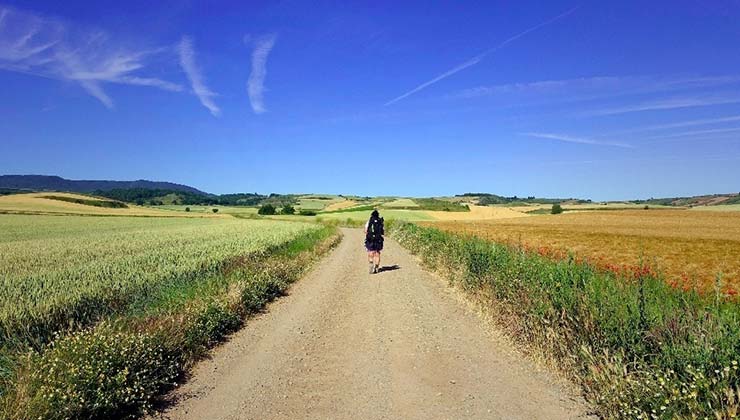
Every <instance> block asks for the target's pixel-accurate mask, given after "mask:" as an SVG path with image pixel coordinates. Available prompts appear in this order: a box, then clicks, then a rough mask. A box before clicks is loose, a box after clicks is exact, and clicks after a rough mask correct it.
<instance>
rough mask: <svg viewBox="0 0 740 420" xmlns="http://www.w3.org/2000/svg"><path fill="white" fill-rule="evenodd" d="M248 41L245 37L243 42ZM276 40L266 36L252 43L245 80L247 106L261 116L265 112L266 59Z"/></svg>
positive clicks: (274, 37)
mask: <svg viewBox="0 0 740 420" xmlns="http://www.w3.org/2000/svg"><path fill="white" fill-rule="evenodd" d="M250 39H251V38H249V37H245V42H248V41H249V40H250ZM276 39H277V37H276V36H275V35H267V36H264V37H262V38H259V39H257V40H255V41H254V50H253V51H252V71H251V72H250V73H249V79H248V80H247V94H248V95H249V104H250V105H251V106H252V110H253V111H254V113H255V114H262V113H264V112H266V111H267V108H265V102H264V93H265V77H266V76H267V57H268V56H269V55H270V51H272V48H273V47H274V46H275V40H276Z"/></svg>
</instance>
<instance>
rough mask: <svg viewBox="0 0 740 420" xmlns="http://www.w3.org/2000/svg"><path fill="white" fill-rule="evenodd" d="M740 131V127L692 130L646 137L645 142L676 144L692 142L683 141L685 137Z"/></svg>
mask: <svg viewBox="0 0 740 420" xmlns="http://www.w3.org/2000/svg"><path fill="white" fill-rule="evenodd" d="M738 131H740V127H728V128H712V129H708V130H691V131H683V132H680V133H673V134H666V135H662V136H653V137H646V138H645V139H644V140H648V142H649V143H665V142H674V141H683V140H690V139H682V138H685V137H692V136H693V137H696V136H702V135H707V134H709V135H716V134H724V133H735V132H738Z"/></svg>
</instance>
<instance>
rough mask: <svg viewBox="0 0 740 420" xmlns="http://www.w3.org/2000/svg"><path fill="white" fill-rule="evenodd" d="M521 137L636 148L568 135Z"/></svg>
mask: <svg viewBox="0 0 740 420" xmlns="http://www.w3.org/2000/svg"><path fill="white" fill-rule="evenodd" d="M519 135H520V136H527V137H534V138H540V139H547V140H556V141H560V142H565V143H576V144H588V145H593V146H611V147H622V148H627V149H633V148H634V146H632V145H630V144H627V143H621V142H611V141H602V140H595V139H590V138H585V137H576V136H571V135H567V134H555V133H538V132H526V133H519Z"/></svg>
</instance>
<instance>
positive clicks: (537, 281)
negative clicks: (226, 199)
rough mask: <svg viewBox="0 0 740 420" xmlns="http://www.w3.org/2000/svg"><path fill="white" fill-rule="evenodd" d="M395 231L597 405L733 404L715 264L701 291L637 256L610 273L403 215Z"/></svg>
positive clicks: (693, 407) (729, 302) (726, 324)
mask: <svg viewBox="0 0 740 420" xmlns="http://www.w3.org/2000/svg"><path fill="white" fill-rule="evenodd" d="M559 217H560V216H558V218H559ZM393 236H394V237H395V238H396V239H397V240H398V241H399V242H400V243H401V244H402V245H404V246H405V247H407V248H409V249H410V250H411V251H412V252H414V253H416V254H417V255H419V256H420V257H421V258H422V260H423V261H424V263H426V264H427V265H428V266H429V267H431V268H432V269H435V270H437V271H439V272H440V273H442V274H443V275H445V276H446V277H447V278H448V279H449V280H450V282H451V283H452V284H454V285H456V286H458V287H459V288H461V289H463V290H465V291H466V292H468V293H469V294H470V295H471V296H473V297H474V298H476V299H477V300H478V301H479V302H480V303H481V304H482V305H483V306H485V307H487V308H490V311H488V312H489V313H490V314H491V315H492V316H493V317H494V318H495V319H496V320H497V321H498V323H499V324H500V325H501V326H502V327H503V328H505V329H506V330H507V331H508V332H509V333H510V334H511V335H512V336H513V337H515V338H516V339H517V340H518V341H519V342H521V343H524V344H527V345H528V347H530V348H534V351H536V352H541V353H543V354H545V355H547V356H548V357H549V358H550V359H551V360H552V362H553V364H555V365H558V366H559V367H560V368H561V369H563V371H564V372H566V373H567V374H569V376H571V377H573V378H575V379H576V380H577V382H578V383H580V385H581V386H582V388H583V391H584V393H585V395H586V397H587V398H588V399H589V400H590V401H591V402H592V403H594V404H595V406H596V407H597V409H598V413H599V415H601V416H603V417H606V418H624V419H675V418H678V419H697V418H712V419H714V418H717V419H719V418H722V419H725V418H734V417H736V416H737V414H738V410H739V409H740V391H739V390H740V373H739V372H738V357H739V356H738V355H739V354H740V304H739V303H738V301H737V299H736V296H735V294H734V293H731V292H730V291H729V290H727V289H725V288H724V287H723V280H722V276H721V274H718V275H717V276H716V279H715V285H714V288H713V289H712V290H710V291H707V292H701V291H699V290H696V289H687V290H684V289H682V288H681V287H674V286H673V285H671V284H668V283H666V282H665V281H664V280H663V279H661V278H660V277H659V276H657V275H656V274H655V273H654V272H653V271H651V269H650V268H649V267H648V266H646V265H642V264H638V265H635V266H634V267H633V269H632V270H630V271H628V272H621V273H617V272H614V271H611V270H604V269H602V267H599V266H598V265H597V264H592V263H590V262H589V261H587V260H580V261H577V260H576V258H574V257H573V256H572V255H571V256H568V255H564V256H563V257H564V258H553V256H552V255H549V254H548V252H547V251H546V250H541V249H538V248H536V247H534V248H532V247H526V246H522V245H514V244H500V243H495V242H490V241H487V240H484V239H479V238H475V237H471V236H460V235H456V234H453V233H446V232H443V231H441V230H438V229H435V228H432V227H422V226H417V225H414V224H408V223H402V224H398V225H396V226H395V227H394V229H393Z"/></svg>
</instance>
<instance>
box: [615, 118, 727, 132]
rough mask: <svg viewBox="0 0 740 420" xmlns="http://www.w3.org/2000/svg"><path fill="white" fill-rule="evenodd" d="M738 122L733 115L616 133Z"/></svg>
mask: <svg viewBox="0 0 740 420" xmlns="http://www.w3.org/2000/svg"><path fill="white" fill-rule="evenodd" d="M736 121H740V115H733V116H729V117H719V118H704V119H699V120H689V121H681V122H677V123H669V124H656V125H648V126H645V127H636V128H632V129H628V130H620V131H618V132H616V133H617V134H622V133H639V132H645V131H659V130H670V129H673V128H685V127H696V126H701V125H711V124H722V123H727V122H736Z"/></svg>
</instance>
